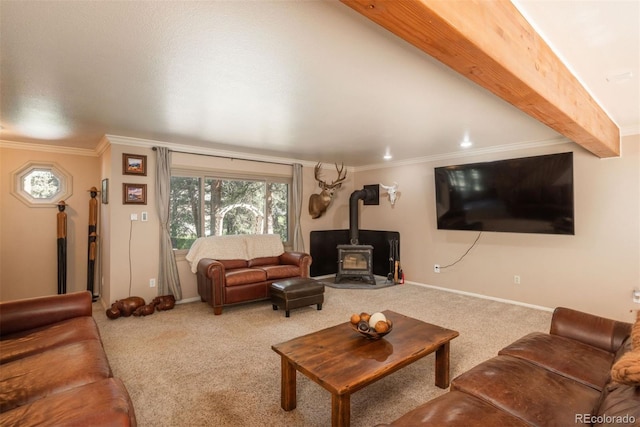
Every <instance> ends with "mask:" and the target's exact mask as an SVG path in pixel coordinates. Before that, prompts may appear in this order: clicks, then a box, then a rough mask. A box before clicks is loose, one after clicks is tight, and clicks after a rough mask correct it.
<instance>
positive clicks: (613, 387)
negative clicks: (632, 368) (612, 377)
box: [593, 382, 640, 427]
mask: <svg viewBox="0 0 640 427" xmlns="http://www.w3.org/2000/svg"><path fill="white" fill-rule="evenodd" d="M596 415H597V417H596V419H595V420H593V423H594V424H593V425H594V427H600V426H602V427H604V426H621V425H637V424H635V423H638V422H640V387H639V386H630V385H624V384H617V383H613V382H612V383H611V384H609V385H608V386H607V387H606V388H605V390H604V391H603V399H602V403H601V404H600V405H599V407H598V410H597V412H596ZM625 417H626V419H625ZM630 417H631V418H632V419H630ZM634 421H635V423H634Z"/></svg>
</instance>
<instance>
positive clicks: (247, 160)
mask: <svg viewBox="0 0 640 427" xmlns="http://www.w3.org/2000/svg"><path fill="white" fill-rule="evenodd" d="M151 149H152V150H153V151H157V150H158V147H151ZM169 151H170V152H172V153H182V154H191V155H194V156H206V157H217V158H219V159H229V160H243V161H245V162H257V163H268V164H272V165H284V166H293V163H283V162H274V161H269V160H249V159H240V158H238V157H230V156H221V155H219V154H203V153H190V152H188V151H177V150H171V149H169Z"/></svg>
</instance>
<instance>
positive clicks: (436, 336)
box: [271, 311, 459, 427]
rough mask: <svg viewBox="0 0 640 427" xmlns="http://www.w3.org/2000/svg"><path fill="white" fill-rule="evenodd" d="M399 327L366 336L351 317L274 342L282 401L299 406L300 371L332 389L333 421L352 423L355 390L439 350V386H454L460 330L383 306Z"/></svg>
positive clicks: (290, 406) (286, 407)
mask: <svg viewBox="0 0 640 427" xmlns="http://www.w3.org/2000/svg"><path fill="white" fill-rule="evenodd" d="M383 313H384V314H385V316H386V317H387V318H388V319H391V320H392V321H393V330H392V331H391V332H390V333H389V334H388V335H386V336H385V337H383V338H382V339H380V340H377V341H372V340H369V339H366V338H365V337H363V336H362V335H360V334H359V333H358V332H356V331H354V330H353V329H352V328H351V325H350V324H349V322H345V323H341V324H339V325H336V326H333V327H330V328H327V329H323V330H321V331H317V332H313V333H311V334H308V335H304V336H301V337H298V338H294V339H292V340H289V341H286V342H283V343H280V344H276V345H273V346H271V348H272V349H273V351H275V352H276V353H278V354H279V355H280V356H281V365H282V378H281V402H280V405H281V406H282V409H284V410H285V411H291V410H293V409H295V408H296V371H300V372H302V373H303V374H305V375H306V376H307V377H309V378H310V379H311V380H313V381H315V382H316V383H318V384H319V385H321V386H322V387H324V388H325V389H327V390H328V391H329V392H330V393H331V425H332V426H334V427H337V426H340V427H343V426H344V427H346V426H349V422H350V416H351V394H352V393H354V392H356V391H358V390H360V389H361V388H364V387H366V386H367V385H369V384H371V383H373V382H375V381H377V380H379V379H380V378H382V377H385V376H387V375H389V374H391V373H393V372H395V371H397V370H398V369H400V368H403V367H405V366H407V365H409V364H411V363H413V362H415V361H416V360H418V359H421V358H423V357H424V356H426V355H428V354H431V353H433V352H434V351H435V352H436V366H435V369H436V372H435V377H436V381H435V383H436V386H438V387H440V388H447V387H449V342H450V341H451V340H452V339H454V338H455V337H457V336H458V335H459V333H458V332H457V331H452V330H450V329H445V328H442V327H440V326H436V325H431V324H429V323H425V322H422V321H420V320H417V319H412V318H411V317H407V316H404V315H402V314H398V313H395V312H393V311H384V312H383Z"/></svg>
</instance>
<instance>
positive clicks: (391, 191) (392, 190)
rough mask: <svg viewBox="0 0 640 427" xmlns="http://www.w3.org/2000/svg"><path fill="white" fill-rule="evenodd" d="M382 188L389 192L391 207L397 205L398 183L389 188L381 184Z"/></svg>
mask: <svg viewBox="0 0 640 427" xmlns="http://www.w3.org/2000/svg"><path fill="white" fill-rule="evenodd" d="M380 187H382V188H384V189H385V190H387V194H388V195H389V201H390V202H391V206H393V205H395V204H396V196H397V193H398V183H397V182H394V183H393V185H391V186H389V185H384V184H382V183H381V184H380Z"/></svg>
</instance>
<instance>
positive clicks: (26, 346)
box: [0, 316, 100, 364]
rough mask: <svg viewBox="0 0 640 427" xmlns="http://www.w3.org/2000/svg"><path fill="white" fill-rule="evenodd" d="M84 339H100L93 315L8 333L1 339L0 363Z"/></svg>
mask: <svg viewBox="0 0 640 427" xmlns="http://www.w3.org/2000/svg"><path fill="white" fill-rule="evenodd" d="M84 340H98V341H99V340H100V334H99V332H98V327H97V326H96V323H95V321H94V320H93V318H92V317H87V316H83V317H75V318H73V319H68V320H64V321H62V322H58V323H54V324H53V325H50V326H45V327H41V328H36V329H30V330H28V331H25V332H19V333H15V334H11V335H6V336H3V337H2V341H0V364H3V363H8V362H11V361H13V360H16V359H20V358H22V357H26V356H31V355H33V354H37V353H41V352H43V351H46V350H49V349H51V348H54V347H59V346H61V345H65V344H70V343H73V342H77V341H84Z"/></svg>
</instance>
